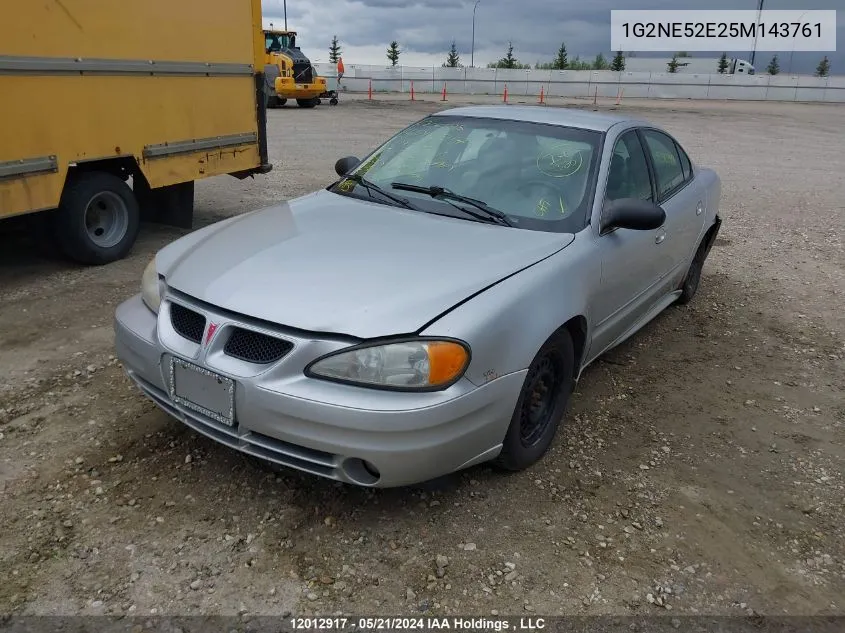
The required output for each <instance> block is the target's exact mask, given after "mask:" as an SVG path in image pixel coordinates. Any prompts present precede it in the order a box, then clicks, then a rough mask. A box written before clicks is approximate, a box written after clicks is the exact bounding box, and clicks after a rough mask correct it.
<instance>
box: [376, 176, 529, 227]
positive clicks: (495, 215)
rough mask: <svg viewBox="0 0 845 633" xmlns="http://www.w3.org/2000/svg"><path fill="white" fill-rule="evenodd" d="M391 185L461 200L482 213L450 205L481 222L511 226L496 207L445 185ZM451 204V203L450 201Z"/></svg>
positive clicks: (400, 183)
mask: <svg viewBox="0 0 845 633" xmlns="http://www.w3.org/2000/svg"><path fill="white" fill-rule="evenodd" d="M391 186H392V187H393V188H394V189H404V190H405V191H416V192H417V193H427V194H428V195H430V196H431V197H432V198H444V199H446V201H447V202H448V201H449V200H455V201H457V202H463V203H465V204H468V205H470V206H473V207H475V208H476V209H478V210H479V211H482V212H483V213H476V212H475V211H470V210H469V209H467V208H465V207H461V206H458V205H456V204H453V205H452V206H453V207H455V208H456V209H459V210H460V211H463V212H464V213H466V214H467V215H471V216H472V217H474V218H477V219H479V220H481V221H483V222H493V223H495V224H503V225H504V226H513V224H512V223H511V221H510V220H508V217H507V216H506V215H505V214H504V213H502V212H501V211H499V210H498V209H494V208H493V207H491V206H490V205H488V204H487V203H486V202H484V201H482V200H476V199H475V198H470V197H469V196H463V195H461V194H459V193H455V192H454V191H450V190H449V189H446V188H445V187H438V186H437V185H431V186H430V187H423V186H421V185H413V184H411V183H405V182H394V183H391ZM450 204H451V203H450Z"/></svg>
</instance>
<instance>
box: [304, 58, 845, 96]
mask: <svg viewBox="0 0 845 633" xmlns="http://www.w3.org/2000/svg"><path fill="white" fill-rule="evenodd" d="M314 66H315V68H316V69H317V72H318V73H320V74H321V75H326V76H334V75H335V72H336V68H335V66H334V65H333V64H326V63H318V64H314ZM412 81H413V84H414V92H415V93H419V94H432V93H433V94H440V93H441V92H442V90H443V86H444V84H445V85H446V91H447V93H450V94H478V95H483V94H487V95H499V96H501V95H502V93H503V91H504V89H505V86H507V88H508V95H509V96H511V95H512V96H513V97H515V98H516V97H520V98H523V99H524V98H525V97H531V98H537V97H538V96H539V94H540V89H541V88H542V89H543V92H544V94H546V95H547V96H549V97H568V98H583V99H592V98H595V97H598V98H600V99H605V100H606V99H611V98H612V99H616V98H618V97H619V95H620V93H621V96H622V98H623V100H624V99H630V98H651V99H737V100H768V101H819V102H830V103H845V77H840V76H837V77H813V76H809V75H775V76H770V75H719V74H715V73H714V74H692V73H648V72H625V71H623V72H621V73H620V72H613V71H610V70H599V71H578V70H536V69H531V70H523V69H502V68H443V67H426V66H387V65H385V66H377V65H361V64H346V73H345V74H344V77H343V80H342V82H341V84H342V87H341V89H342V90H346V91H349V92H367V90H369V87H370V82H372V89H373V92H402V93H408V92H410V89H411V82H412Z"/></svg>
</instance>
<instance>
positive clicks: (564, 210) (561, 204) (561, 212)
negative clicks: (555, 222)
mask: <svg viewBox="0 0 845 633" xmlns="http://www.w3.org/2000/svg"><path fill="white" fill-rule="evenodd" d="M557 201H558V202H559V203H560V214H561V215H566V205H565V204H563V197H561V196H558V199H557Z"/></svg>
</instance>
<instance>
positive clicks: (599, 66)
mask: <svg viewBox="0 0 845 633" xmlns="http://www.w3.org/2000/svg"><path fill="white" fill-rule="evenodd" d="M593 70H607V60H606V59H605V58H604V55H602V54H601V53H599V54H598V55H596V58H595V60H593Z"/></svg>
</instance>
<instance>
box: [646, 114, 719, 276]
mask: <svg viewBox="0 0 845 633" xmlns="http://www.w3.org/2000/svg"><path fill="white" fill-rule="evenodd" d="M641 136H642V139H643V144H644V146H645V148H646V154H647V155H648V159H649V163H650V166H651V168H652V170H653V172H654V177H655V184H656V187H657V204H659V205H660V206H661V207H663V210H664V211H666V223H665V224H664V229H665V237H664V244H663V248H662V249H661V251H660V253H661V264H660V266H661V271H660V276H661V278H663V279H665V278H667V277H669V276H675V275H676V274H679V273H680V271H682V270H686V268H687V265H688V262H689V261H690V258H691V257H692V254H693V252H694V251H695V247H696V244H697V243H698V239H699V235H700V234H701V231H702V229H703V228H704V213H703V211H704V190H703V189H702V187H701V186H700V185H699V184H698V183H697V182H696V181H695V179H694V174H693V173H692V165H691V163H690V160H689V158H688V157H687V155H686V153H685V152H684V151H683V149H682V148H681V147H680V145H679V144H678V143H677V142H676V141H675V140H674V139H673V138H672V137H671V136H669V135H668V134H666V133H665V132H662V131H659V130H655V129H653V128H644V129H642V130H641Z"/></svg>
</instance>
